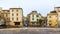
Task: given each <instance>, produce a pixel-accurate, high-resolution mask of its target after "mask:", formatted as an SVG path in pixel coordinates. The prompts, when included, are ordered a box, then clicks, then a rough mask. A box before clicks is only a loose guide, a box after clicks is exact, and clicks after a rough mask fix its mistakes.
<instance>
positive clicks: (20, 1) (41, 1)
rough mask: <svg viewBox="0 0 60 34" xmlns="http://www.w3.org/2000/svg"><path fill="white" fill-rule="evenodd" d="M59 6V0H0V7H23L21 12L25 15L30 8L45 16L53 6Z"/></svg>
mask: <svg viewBox="0 0 60 34" xmlns="http://www.w3.org/2000/svg"><path fill="white" fill-rule="evenodd" d="M57 6H60V0H0V7H2V8H3V9H9V8H10V7H15V8H16V7H17V8H18V7H20V8H23V14H24V16H26V15H27V14H29V13H30V12H31V11H32V10H36V11H37V12H38V13H41V15H42V16H46V15H47V14H48V13H49V12H50V11H52V10H53V9H54V7H57Z"/></svg>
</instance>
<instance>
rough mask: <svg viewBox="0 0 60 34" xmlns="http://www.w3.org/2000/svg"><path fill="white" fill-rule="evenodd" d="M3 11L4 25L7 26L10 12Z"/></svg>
mask: <svg viewBox="0 0 60 34" xmlns="http://www.w3.org/2000/svg"><path fill="white" fill-rule="evenodd" d="M2 11H3V14H4V18H3V19H4V23H5V24H6V25H9V23H10V12H9V10H2Z"/></svg>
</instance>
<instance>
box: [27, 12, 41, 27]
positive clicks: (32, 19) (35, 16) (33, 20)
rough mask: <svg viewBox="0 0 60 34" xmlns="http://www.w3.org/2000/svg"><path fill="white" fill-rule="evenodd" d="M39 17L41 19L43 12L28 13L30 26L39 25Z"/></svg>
mask: <svg viewBox="0 0 60 34" xmlns="http://www.w3.org/2000/svg"><path fill="white" fill-rule="evenodd" d="M38 19H41V14H39V13H37V11H32V12H31V13H30V14H28V20H29V25H30V26H35V25H39V24H38V23H37V22H38V21H37V20H38Z"/></svg>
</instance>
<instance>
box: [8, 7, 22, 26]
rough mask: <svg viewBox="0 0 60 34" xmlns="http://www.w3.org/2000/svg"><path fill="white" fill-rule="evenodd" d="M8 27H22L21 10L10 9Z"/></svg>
mask: <svg viewBox="0 0 60 34" xmlns="http://www.w3.org/2000/svg"><path fill="white" fill-rule="evenodd" d="M9 11H10V25H12V26H23V9H22V8H10V9H9Z"/></svg>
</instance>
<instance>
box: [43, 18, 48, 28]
mask: <svg viewBox="0 0 60 34" xmlns="http://www.w3.org/2000/svg"><path fill="white" fill-rule="evenodd" d="M42 18H43V21H42V27H47V17H42Z"/></svg>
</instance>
